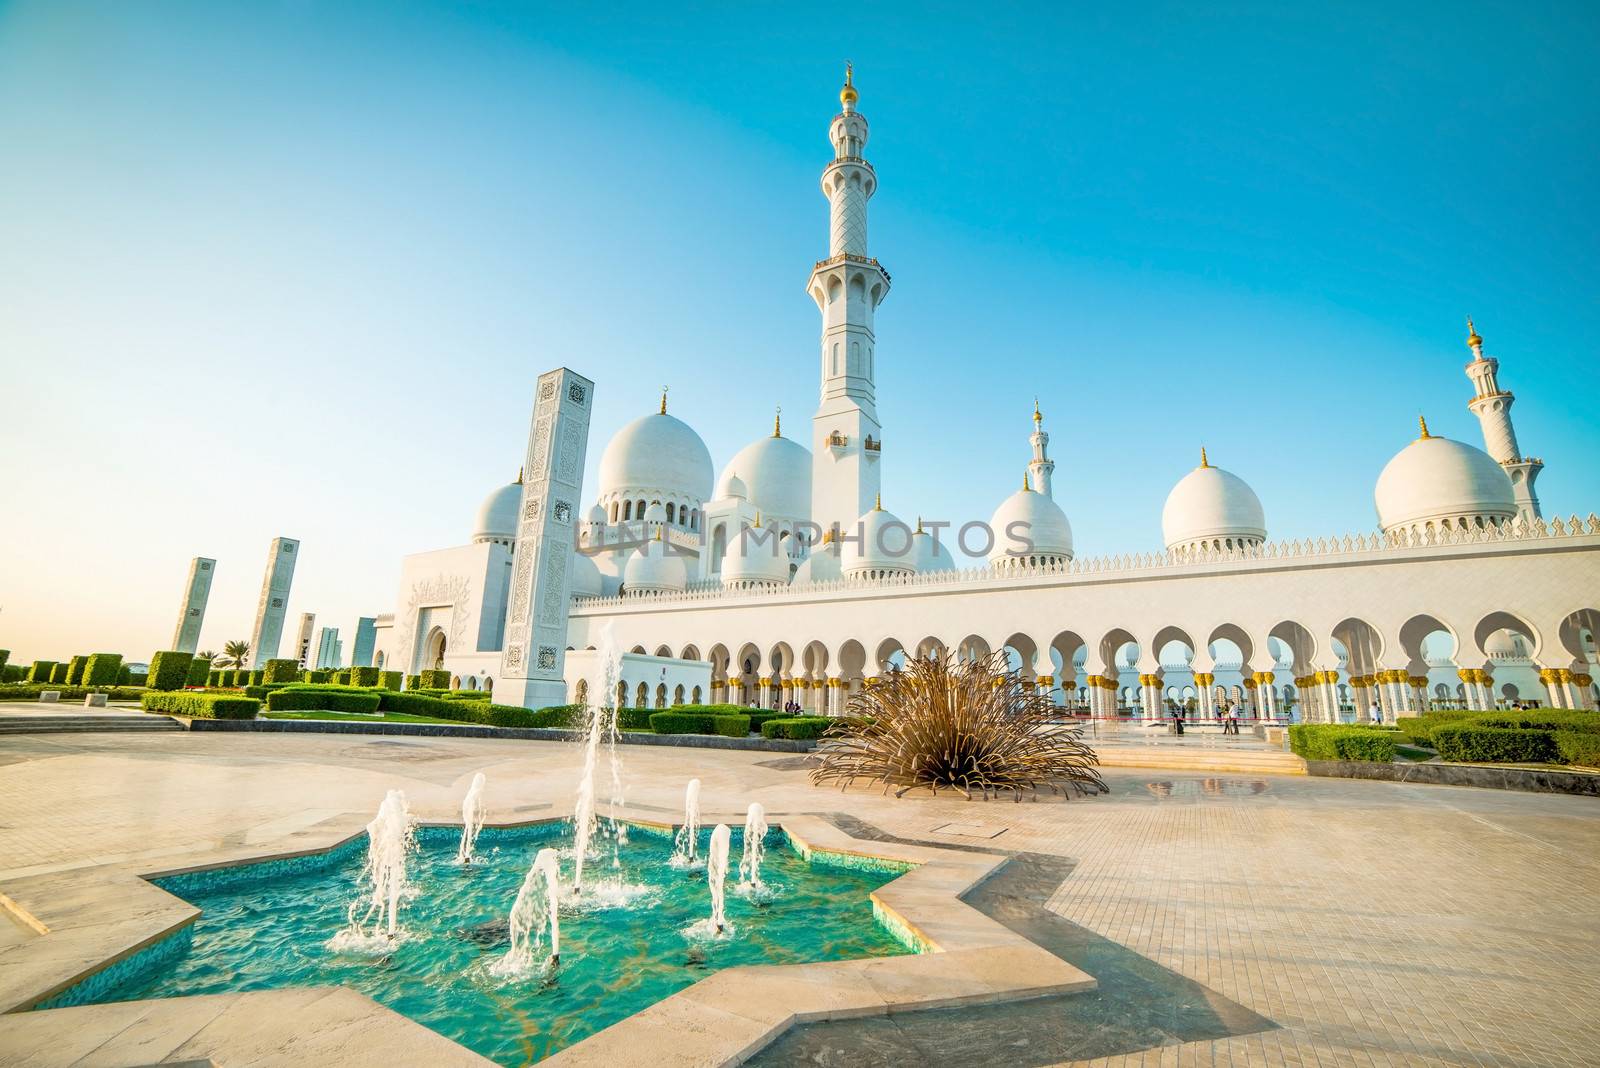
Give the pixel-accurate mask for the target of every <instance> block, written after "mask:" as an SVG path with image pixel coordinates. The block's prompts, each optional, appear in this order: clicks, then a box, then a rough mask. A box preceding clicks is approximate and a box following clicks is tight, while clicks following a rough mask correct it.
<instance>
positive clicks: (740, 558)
mask: <svg viewBox="0 0 1600 1068" xmlns="http://www.w3.org/2000/svg"><path fill="white" fill-rule="evenodd" d="M779 534H780V531H779V530H778V529H777V528H776V527H774V526H771V525H767V526H761V527H745V528H743V529H741V530H740V532H739V533H738V534H735V535H734V536H733V537H731V538H729V539H728V548H727V550H726V551H724V552H723V554H722V582H723V584H724V585H727V586H787V585H788V584H789V548H788V540H787V539H786V538H782V537H780V536H779Z"/></svg>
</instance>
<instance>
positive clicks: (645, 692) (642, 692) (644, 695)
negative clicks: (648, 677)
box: [634, 682, 650, 708]
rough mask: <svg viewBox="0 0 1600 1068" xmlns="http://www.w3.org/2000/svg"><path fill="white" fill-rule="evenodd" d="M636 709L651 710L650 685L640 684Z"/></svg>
mask: <svg viewBox="0 0 1600 1068" xmlns="http://www.w3.org/2000/svg"><path fill="white" fill-rule="evenodd" d="M634 707H635V708H649V707H650V684H649V683H645V682H641V683H640V684H639V694H638V700H637V701H636V702H635V704H634Z"/></svg>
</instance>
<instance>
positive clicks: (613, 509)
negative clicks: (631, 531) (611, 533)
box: [611, 501, 617, 523]
mask: <svg viewBox="0 0 1600 1068" xmlns="http://www.w3.org/2000/svg"><path fill="white" fill-rule="evenodd" d="M611 521H612V522H613V523H615V522H616V521H617V502H616V501H612V502H611Z"/></svg>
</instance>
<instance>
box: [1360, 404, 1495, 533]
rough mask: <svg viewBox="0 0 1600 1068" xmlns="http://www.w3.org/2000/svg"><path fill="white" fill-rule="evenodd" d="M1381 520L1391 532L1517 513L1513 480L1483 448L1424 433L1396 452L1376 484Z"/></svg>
mask: <svg viewBox="0 0 1600 1068" xmlns="http://www.w3.org/2000/svg"><path fill="white" fill-rule="evenodd" d="M1372 497H1373V502H1374V503H1375V504H1376V505H1377V507H1378V525H1379V526H1381V527H1382V528H1383V529H1384V530H1385V531H1386V532H1388V533H1395V532H1397V531H1400V530H1411V531H1413V532H1421V531H1424V530H1426V529H1427V528H1428V527H1430V526H1433V525H1435V524H1437V525H1439V526H1452V527H1463V526H1482V525H1484V524H1486V523H1500V522H1503V521H1505V520H1508V519H1512V518H1514V517H1515V516H1516V514H1517V506H1516V502H1515V500H1514V499H1513V498H1512V496H1511V480H1510V479H1509V478H1507V477H1506V473H1505V469H1504V468H1502V467H1501V466H1500V465H1499V464H1497V463H1495V462H1494V460H1493V459H1492V458H1491V457H1490V456H1489V454H1488V453H1486V452H1484V451H1483V450H1482V449H1475V448H1473V447H1472V446H1471V445H1467V444H1465V443H1463V442H1460V441H1452V440H1451V439H1450V438H1436V437H1433V436H1432V435H1430V434H1429V433H1428V429H1427V426H1426V424H1424V426H1423V428H1422V437H1420V438H1418V439H1417V440H1416V441H1413V442H1412V443H1411V444H1410V445H1407V446H1406V447H1405V448H1403V449H1401V450H1400V451H1399V452H1398V453H1396V454H1395V457H1394V459H1392V460H1390V461H1389V463H1388V465H1387V466H1385V467H1384V469H1383V473H1382V474H1381V475H1379V476H1378V485H1377V487H1376V488H1375V489H1374V490H1373V494H1372Z"/></svg>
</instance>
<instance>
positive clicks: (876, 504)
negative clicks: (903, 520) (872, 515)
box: [872, 493, 883, 512]
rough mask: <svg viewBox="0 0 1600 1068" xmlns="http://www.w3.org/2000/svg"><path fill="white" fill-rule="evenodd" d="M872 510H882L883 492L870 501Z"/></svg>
mask: <svg viewBox="0 0 1600 1068" xmlns="http://www.w3.org/2000/svg"><path fill="white" fill-rule="evenodd" d="M872 510H873V511H874V512H881V511H883V494H881V493H880V494H878V497H877V499H876V500H875V501H873V502H872Z"/></svg>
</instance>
